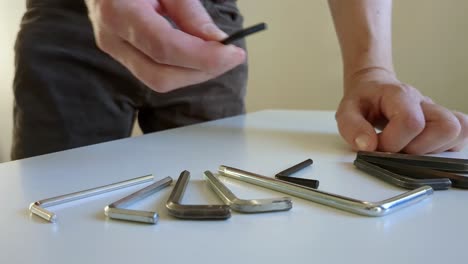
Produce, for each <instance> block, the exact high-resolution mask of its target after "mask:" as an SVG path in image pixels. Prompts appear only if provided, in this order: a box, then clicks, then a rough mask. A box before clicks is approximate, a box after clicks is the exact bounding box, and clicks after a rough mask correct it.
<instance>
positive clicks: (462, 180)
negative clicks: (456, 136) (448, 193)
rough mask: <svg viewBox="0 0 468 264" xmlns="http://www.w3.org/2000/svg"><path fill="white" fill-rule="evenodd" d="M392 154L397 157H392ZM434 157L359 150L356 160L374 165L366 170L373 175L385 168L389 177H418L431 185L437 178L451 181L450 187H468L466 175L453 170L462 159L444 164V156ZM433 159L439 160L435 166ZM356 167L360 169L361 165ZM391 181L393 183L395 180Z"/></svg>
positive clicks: (451, 160) (420, 180)
mask: <svg viewBox="0 0 468 264" xmlns="http://www.w3.org/2000/svg"><path fill="white" fill-rule="evenodd" d="M393 155H395V156H396V157H397V158H393ZM402 157H406V159H403V158H402ZM435 158H437V157H426V156H415V155H406V154H399V153H393V154H390V153H381V152H375V153H373V152H359V153H358V155H357V157H356V160H357V161H358V162H359V161H360V160H363V161H365V162H367V163H371V164H372V166H374V167H375V168H374V169H373V171H374V172H370V171H368V173H370V174H372V175H375V176H377V175H376V173H378V170H385V171H390V172H392V173H393V174H391V175H389V176H390V177H400V176H403V177H406V178H407V179H411V178H413V179H419V182H421V183H422V184H423V183H424V182H427V185H431V186H432V187H434V186H433V185H432V184H431V183H430V182H435V181H434V180H435V179H439V180H440V181H441V182H442V181H445V182H446V183H448V182H451V186H452V187H457V188H464V189H468V177H467V176H464V175H460V174H456V173H454V172H453V171H455V169H454V166H453V164H458V165H460V164H461V163H462V162H463V160H462V159H449V161H450V162H451V163H448V164H444V163H442V162H440V161H441V160H446V158H437V159H435ZM414 159H416V161H417V162H415V160H414ZM426 159H429V160H430V163H427V162H426V161H425V160H426ZM434 159H435V160H436V161H437V162H440V163H437V166H435V164H436V163H434V162H433V161H434ZM355 164H356V162H355ZM357 167H358V168H361V169H362V167H359V166H357ZM459 169H461V168H460V167H459V168H458V170H459ZM377 177H378V176H377ZM393 183H394V184H395V182H393ZM403 187H404V186H403ZM449 187H450V186H446V188H443V186H442V188H434V189H435V190H441V189H447V188H449Z"/></svg>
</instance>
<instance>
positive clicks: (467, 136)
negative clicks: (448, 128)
mask: <svg viewBox="0 0 468 264" xmlns="http://www.w3.org/2000/svg"><path fill="white" fill-rule="evenodd" d="M452 114H453V115H454V116H455V117H456V118H457V119H458V122H459V123H460V133H459V134H458V136H457V137H456V138H455V140H453V141H451V142H449V143H447V144H445V145H443V146H442V147H440V148H438V149H436V150H434V151H432V152H433V153H440V152H444V151H447V150H448V151H460V150H462V149H463V148H464V147H465V146H467V145H468V116H466V115H465V114H463V113H460V112H455V111H454V112H453V113H452Z"/></svg>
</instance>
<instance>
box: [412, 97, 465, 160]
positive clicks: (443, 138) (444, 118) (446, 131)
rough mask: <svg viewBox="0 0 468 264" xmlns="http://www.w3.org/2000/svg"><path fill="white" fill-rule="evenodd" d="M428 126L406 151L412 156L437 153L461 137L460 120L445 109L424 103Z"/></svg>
mask: <svg viewBox="0 0 468 264" xmlns="http://www.w3.org/2000/svg"><path fill="white" fill-rule="evenodd" d="M421 108H422V111H423V113H424V117H425V120H426V125H425V127H424V130H423V131H422V132H421V133H420V134H419V135H418V136H417V137H416V138H414V139H413V140H412V141H411V142H410V143H409V144H408V145H407V146H406V147H405V148H404V151H405V152H407V153H412V154H425V153H431V152H436V151H438V150H439V149H441V148H443V146H445V145H451V144H454V143H455V142H456V140H457V138H458V137H459V135H460V131H461V126H460V122H459V120H458V118H457V117H456V116H455V115H454V114H453V113H452V112H450V111H449V110H447V109H445V108H444V107H442V106H440V105H437V104H432V103H427V102H422V103H421Z"/></svg>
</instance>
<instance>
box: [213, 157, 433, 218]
mask: <svg viewBox="0 0 468 264" xmlns="http://www.w3.org/2000/svg"><path fill="white" fill-rule="evenodd" d="M218 171H219V173H220V174H221V175H224V176H226V177H230V178H234V179H237V180H240V181H244V182H248V183H252V184H255V185H259V186H262V187H265V188H268V189H272V190H276V191H279V192H283V193H287V194H290V195H293V196H297V197H300V198H303V199H306V200H309V201H312V202H316V203H320V204H323V205H327V206H331V207H334V208H337V209H341V210H345V211H348V212H351V213H355V214H360V215H365V216H384V215H387V214H389V213H392V212H393V211H395V210H397V209H400V208H403V207H406V206H408V205H411V204H414V203H416V202H419V201H421V200H423V199H425V198H426V197H428V196H429V195H431V194H432V193H433V192H434V191H433V189H432V188H431V187H430V186H423V187H420V188H418V189H415V190H412V191H408V192H405V193H402V194H400V195H397V196H395V197H392V198H389V199H385V200H383V201H380V202H367V201H360V200H356V199H353V198H348V197H345V196H341V195H337V194H332V193H327V192H323V191H319V190H315V189H312V188H308V187H303V186H301V185H297V184H294V183H289V182H285V181H281V180H277V179H273V178H269V177H265V176H261V175H258V174H255V173H252V172H247V171H243V170H239V169H236V168H231V167H227V166H220V167H219V169H218Z"/></svg>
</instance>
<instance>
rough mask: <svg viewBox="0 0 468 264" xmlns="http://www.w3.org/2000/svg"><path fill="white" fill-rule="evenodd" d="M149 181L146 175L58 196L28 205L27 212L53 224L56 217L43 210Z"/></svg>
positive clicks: (151, 177) (148, 176)
mask: <svg viewBox="0 0 468 264" xmlns="http://www.w3.org/2000/svg"><path fill="white" fill-rule="evenodd" d="M151 180H153V176H152V175H146V176H142V177H138V178H134V179H130V180H126V181H121V182H117V183H113V184H109V185H105V186H101V187H96V188H92V189H88V190H84V191H79V192H74V193H70V194H64V195H60V196H56V197H52V198H47V199H43V200H39V201H37V202H34V203H31V204H30V206H29V211H30V212H31V213H32V214H34V215H37V216H39V217H41V218H43V219H45V220H47V221H49V222H52V223H53V222H55V221H56V219H57V216H56V215H55V213H53V212H50V211H48V210H46V209H44V208H46V207H50V206H54V205H57V204H63V203H67V202H71V201H75V200H79V199H83V198H86V197H90V196H94V195H98V194H102V193H106V192H111V191H114V190H118V189H122V188H126V187H129V186H132V185H136V184H140V183H144V182H148V181H151Z"/></svg>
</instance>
